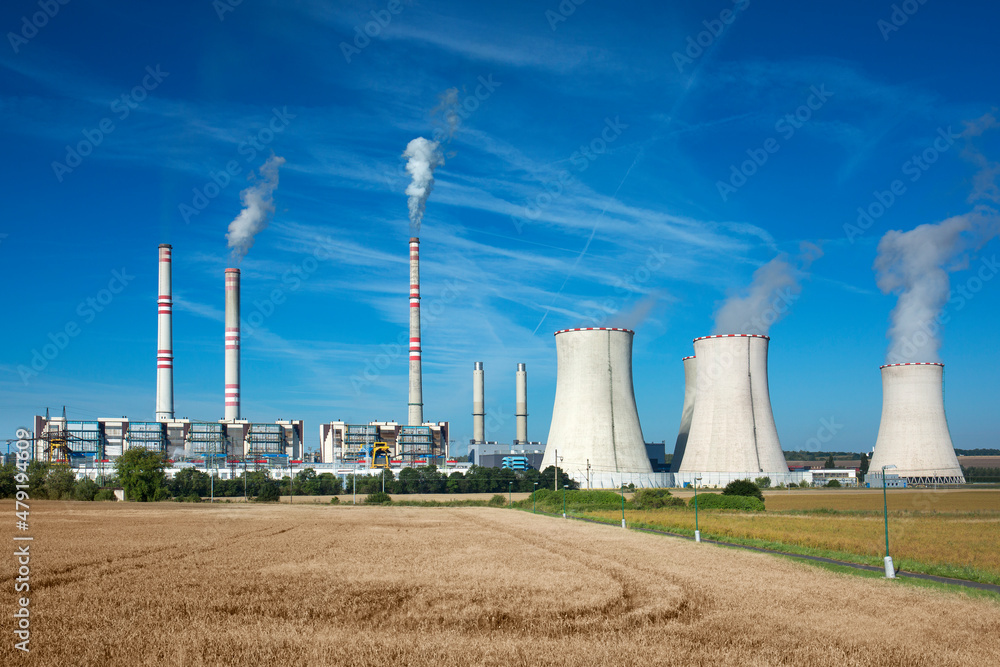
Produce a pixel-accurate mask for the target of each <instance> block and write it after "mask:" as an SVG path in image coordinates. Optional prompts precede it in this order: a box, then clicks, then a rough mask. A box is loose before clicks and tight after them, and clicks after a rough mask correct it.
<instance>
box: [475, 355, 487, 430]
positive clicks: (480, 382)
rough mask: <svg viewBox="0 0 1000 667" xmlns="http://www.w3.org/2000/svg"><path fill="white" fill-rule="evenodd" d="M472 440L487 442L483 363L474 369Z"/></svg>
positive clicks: (476, 365)
mask: <svg viewBox="0 0 1000 667" xmlns="http://www.w3.org/2000/svg"><path fill="white" fill-rule="evenodd" d="M472 439H473V440H475V441H476V442H477V443H483V442H486V386H485V381H484V377H483V362H481V361H477V362H475V364H474V365H473V367H472Z"/></svg>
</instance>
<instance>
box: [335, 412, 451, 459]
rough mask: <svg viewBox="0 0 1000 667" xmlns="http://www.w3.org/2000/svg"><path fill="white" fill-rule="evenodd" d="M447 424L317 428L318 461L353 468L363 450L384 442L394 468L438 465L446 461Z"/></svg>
mask: <svg viewBox="0 0 1000 667" xmlns="http://www.w3.org/2000/svg"><path fill="white" fill-rule="evenodd" d="M448 430H449V424H448V422H437V423H430V422H428V423H425V424H420V425H418V426H409V425H404V424H399V423H398V422H395V421H388V422H379V421H373V422H368V423H367V424H348V423H346V422H343V421H335V422H329V423H326V424H320V425H319V441H320V460H321V461H322V462H323V463H337V464H341V465H343V466H353V465H355V464H356V463H358V462H363V461H364V460H365V459H366V456H367V454H366V449H367V448H370V447H372V446H373V445H374V444H375V443H376V442H384V443H386V444H387V445H388V446H389V449H390V451H391V452H392V455H393V461H394V466H399V467H404V468H405V467H409V468H416V467H420V466H424V465H428V464H432V463H433V464H435V465H441V464H443V462H444V461H445V460H446V459H447V457H448Z"/></svg>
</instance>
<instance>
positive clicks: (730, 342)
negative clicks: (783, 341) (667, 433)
mask: <svg viewBox="0 0 1000 667" xmlns="http://www.w3.org/2000/svg"><path fill="white" fill-rule="evenodd" d="M769 340H770V338H768V337H767V336H761V335H759V334H723V335H717V336H704V337H702V338H695V339H694V352H695V356H696V357H697V363H696V366H695V369H696V373H695V378H696V379H695V387H694V390H695V392H696V397H695V400H694V409H693V410H692V413H691V428H690V430H689V431H688V436H687V444H686V446H685V447H684V457H683V460H682V461H681V463H680V467H679V468H678V469H677V471H678V472H689V473H703V472H721V473H729V474H736V475H741V474H743V473H746V474H747V475H749V476H751V478H753V477H754V476H756V475H757V474H759V473H769V474H782V475H784V474H787V473H788V464H787V463H786V462H785V455H784V454H783V453H782V451H781V444H780V443H779V442H778V430H777V429H776V428H775V426H774V415H772V414H771V397H770V394H769V393H768V388H767V345H768V341H769ZM686 400H687V399H686V398H685V403H686Z"/></svg>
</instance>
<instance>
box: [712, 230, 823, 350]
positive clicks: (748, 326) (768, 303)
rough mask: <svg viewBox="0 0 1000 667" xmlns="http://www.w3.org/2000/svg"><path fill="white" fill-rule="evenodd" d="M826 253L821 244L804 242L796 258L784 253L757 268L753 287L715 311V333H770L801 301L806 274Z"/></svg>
mask: <svg viewBox="0 0 1000 667" xmlns="http://www.w3.org/2000/svg"><path fill="white" fill-rule="evenodd" d="M822 256H823V250H822V249H821V248H820V247H819V246H817V245H816V244H814V243H809V242H808V241H803V242H802V243H801V244H800V246H799V255H798V256H797V257H796V258H794V259H792V258H790V257H789V256H788V254H786V253H782V254H780V255H778V256H777V257H775V258H774V259H772V260H771V261H770V262H768V263H767V264H765V265H764V266H762V267H760V268H759V269H757V270H756V271H754V273H753V279H752V280H751V282H750V286H749V287H747V288H746V289H745V290H743V291H742V292H737V293H736V294H733V295H732V296H730V297H729V298H728V299H726V301H725V302H724V303H723V304H722V306H720V307H719V309H718V310H717V311H716V312H715V331H714V333H717V334H726V333H752V334H762V335H767V332H768V331H769V330H770V328H771V325H772V324H774V323H775V322H777V321H778V320H780V319H781V318H782V317H784V316H785V315H786V314H787V313H788V311H789V310H790V309H791V306H792V304H793V303H794V302H795V301H798V298H799V293H800V292H801V291H802V288H801V287H800V281H801V279H802V277H803V276H804V275H805V272H806V271H807V270H808V269H809V267H810V266H811V265H812V263H813V262H814V261H815V260H817V259H819V258H820V257H822Z"/></svg>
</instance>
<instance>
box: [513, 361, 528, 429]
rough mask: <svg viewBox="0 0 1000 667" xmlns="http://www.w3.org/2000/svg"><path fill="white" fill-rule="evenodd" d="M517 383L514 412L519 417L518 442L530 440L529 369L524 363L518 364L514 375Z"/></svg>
mask: <svg viewBox="0 0 1000 667" xmlns="http://www.w3.org/2000/svg"><path fill="white" fill-rule="evenodd" d="M514 377H515V382H516V383H517V389H516V395H515V397H514V413H515V417H516V418H517V442H519V443H521V442H528V371H526V370H525V366H524V364H518V365H517V374H516V375H515V376H514Z"/></svg>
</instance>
